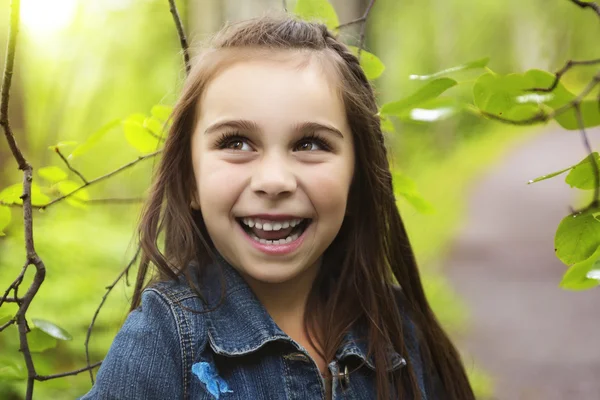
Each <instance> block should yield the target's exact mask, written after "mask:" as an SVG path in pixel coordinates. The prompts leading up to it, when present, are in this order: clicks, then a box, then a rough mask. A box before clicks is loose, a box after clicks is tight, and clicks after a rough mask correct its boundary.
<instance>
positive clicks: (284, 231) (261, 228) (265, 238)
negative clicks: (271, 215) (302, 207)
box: [236, 218, 312, 245]
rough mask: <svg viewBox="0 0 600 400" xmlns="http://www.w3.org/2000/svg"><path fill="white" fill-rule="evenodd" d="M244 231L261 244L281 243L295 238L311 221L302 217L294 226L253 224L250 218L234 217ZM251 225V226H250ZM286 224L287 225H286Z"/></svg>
mask: <svg viewBox="0 0 600 400" xmlns="http://www.w3.org/2000/svg"><path fill="white" fill-rule="evenodd" d="M236 221H237V223H238V224H240V226H241V227H242V229H243V230H244V232H246V234H247V235H248V236H250V237H251V238H252V239H254V240H256V241H257V242H260V243H262V244H271V245H281V244H287V243H291V242H293V241H295V240H297V239H298V238H299V237H300V236H301V235H302V234H303V233H304V231H305V230H306V228H308V226H309V225H310V224H311V223H312V219H310V218H304V219H302V220H301V221H300V222H299V223H297V224H294V225H295V226H289V224H281V223H278V222H276V221H274V222H273V223H264V224H261V223H258V224H255V223H254V221H252V218H236ZM250 225H252V226H250ZM286 225H287V226H286Z"/></svg>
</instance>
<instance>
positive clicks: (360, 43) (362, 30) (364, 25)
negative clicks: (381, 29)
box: [357, 0, 375, 60]
mask: <svg viewBox="0 0 600 400" xmlns="http://www.w3.org/2000/svg"><path fill="white" fill-rule="evenodd" d="M374 4H375V0H371V2H370V3H369V5H368V6H367V9H366V10H365V13H364V14H363V18H364V21H363V22H362V25H361V27H360V38H359V40H358V54H357V57H358V59H359V60H360V53H361V52H362V49H363V47H364V45H365V32H366V29H367V19H368V18H369V14H370V13H371V9H373V5H374Z"/></svg>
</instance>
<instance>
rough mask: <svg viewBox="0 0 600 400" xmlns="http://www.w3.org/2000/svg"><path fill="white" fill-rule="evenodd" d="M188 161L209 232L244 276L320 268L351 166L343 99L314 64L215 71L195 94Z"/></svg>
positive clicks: (307, 273)
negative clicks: (199, 93)
mask: <svg viewBox="0 0 600 400" xmlns="http://www.w3.org/2000/svg"><path fill="white" fill-rule="evenodd" d="M299 57H306V56H299ZM297 60H300V61H302V59H300V58H297ZM192 160H193V161H192V162H193V169H194V175H195V181H196V187H197V188H198V191H197V193H194V194H193V195H194V197H195V198H196V199H197V203H198V204H199V206H200V209H201V210H202V215H203V217H204V222H205V224H206V228H207V230H208V233H209V235H210V237H211V239H212V241H213V243H214V245H215V247H216V249H217V250H218V251H219V253H221V255H222V256H223V257H224V258H225V259H226V260H227V261H228V262H229V263H230V264H231V265H232V266H233V267H235V268H236V269H237V270H238V271H240V272H241V273H242V275H243V276H245V278H246V279H247V280H248V279H250V280H252V281H255V282H262V283H282V282H287V281H292V280H299V279H301V278H302V277H304V278H307V277H311V276H314V275H315V274H316V270H317V269H318V267H319V265H320V258H321V256H322V254H323V252H324V251H325V249H326V248H327V247H328V246H329V245H330V244H331V242H332V241H333V239H334V238H335V236H336V235H337V233H338V231H339V229H340V226H341V225H342V221H343V219H344V215H345V212H346V203H347V199H348V192H349V189H350V183H351V180H352V176H353V172H354V171H353V169H354V147H353V141H352V136H351V132H350V128H349V126H348V122H347V120H346V114H345V110H344V106H343V104H342V101H341V99H340V98H339V97H338V95H337V94H336V92H335V90H334V88H333V85H331V82H330V78H328V77H327V76H326V74H325V73H324V71H323V70H322V68H321V67H319V65H318V64H317V63H316V62H313V61H311V62H309V63H307V65H306V66H303V67H300V68H298V67H297V66H296V65H294V64H292V63H290V62H289V61H287V62H284V61H274V60H251V61H243V62H239V63H236V64H234V65H233V66H231V67H229V68H227V69H225V70H224V71H222V72H221V73H220V74H218V75H217V76H216V77H215V78H214V79H212V80H211V82H210V83H209V84H208V86H207V87H206V88H205V91H204V93H203V95H202V98H201V99H200V101H199V105H198V118H197V123H196V127H195V130H194V133H193V136H192Z"/></svg>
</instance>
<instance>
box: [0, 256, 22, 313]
mask: <svg viewBox="0 0 600 400" xmlns="http://www.w3.org/2000/svg"><path fill="white" fill-rule="evenodd" d="M28 266H29V263H26V264H25V265H24V266H23V268H22V269H21V273H20V274H19V276H17V279H15V280H14V281H13V283H11V284H10V286H9V287H8V289H6V291H5V292H4V295H3V296H2V298H1V299H0V307H1V306H2V303H4V302H5V301H6V299H7V298H8V294H9V293H10V291H11V290H13V291H14V293H15V297H18V296H17V295H18V294H17V291H18V289H19V285H20V284H21V282H23V277H24V276H25V271H26V270H27V267H28Z"/></svg>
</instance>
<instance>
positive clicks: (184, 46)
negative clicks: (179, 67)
mask: <svg viewBox="0 0 600 400" xmlns="http://www.w3.org/2000/svg"><path fill="white" fill-rule="evenodd" d="M169 10H170V11H171V15H173V20H174V21H175V27H176V28H177V35H178V36H179V43H180V44H181V49H182V50H183V61H184V63H185V72H186V73H187V74H188V75H189V73H190V70H191V68H192V66H191V64H190V54H189V46H188V42H187V38H186V37H185V31H184V30H183V23H182V22H181V17H180V16H179V11H178V10H177V5H175V0H169Z"/></svg>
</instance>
